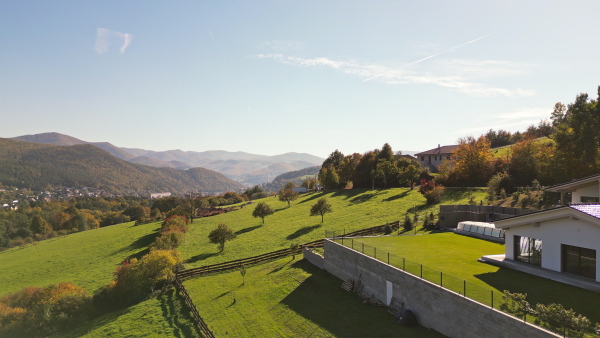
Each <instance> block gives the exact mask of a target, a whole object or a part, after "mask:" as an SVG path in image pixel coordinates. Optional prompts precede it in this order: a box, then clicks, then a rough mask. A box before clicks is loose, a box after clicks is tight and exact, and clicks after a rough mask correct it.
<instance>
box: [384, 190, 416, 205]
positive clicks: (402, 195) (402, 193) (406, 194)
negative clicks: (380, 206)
mask: <svg viewBox="0 0 600 338" xmlns="http://www.w3.org/2000/svg"><path fill="white" fill-rule="evenodd" d="M409 192H410V190H405V191H403V192H401V193H399V194H398V195H394V196H390V197H388V198H386V199H384V200H383V201H384V202H391V201H395V200H398V199H401V198H404V197H406V196H408V194H409Z"/></svg>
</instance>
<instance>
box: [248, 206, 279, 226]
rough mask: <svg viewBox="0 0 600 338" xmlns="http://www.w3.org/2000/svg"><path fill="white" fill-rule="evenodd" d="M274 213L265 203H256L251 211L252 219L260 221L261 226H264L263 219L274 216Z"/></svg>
mask: <svg viewBox="0 0 600 338" xmlns="http://www.w3.org/2000/svg"><path fill="white" fill-rule="evenodd" d="M274 213H275V211H274V210H273V208H271V206H270V205H268V204H267V203H265V202H258V204H257V205H256V207H255V208H254V211H252V217H254V218H260V219H262V224H265V217H267V216H269V215H272V214H274Z"/></svg>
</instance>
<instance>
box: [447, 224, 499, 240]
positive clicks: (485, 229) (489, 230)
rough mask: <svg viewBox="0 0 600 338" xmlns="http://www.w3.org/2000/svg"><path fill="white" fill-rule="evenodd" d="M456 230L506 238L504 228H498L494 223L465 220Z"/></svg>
mask: <svg viewBox="0 0 600 338" xmlns="http://www.w3.org/2000/svg"><path fill="white" fill-rule="evenodd" d="M456 230H458V231H464V232H469V233H472V234H478V235H483V236H491V237H496V238H504V230H502V229H496V227H495V225H494V223H486V222H472V221H464V222H459V223H458V227H457V228H456Z"/></svg>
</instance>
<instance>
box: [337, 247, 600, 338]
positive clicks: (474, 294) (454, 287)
mask: <svg viewBox="0 0 600 338" xmlns="http://www.w3.org/2000/svg"><path fill="white" fill-rule="evenodd" d="M331 240H332V241H334V242H336V243H339V244H342V245H344V246H346V247H348V248H350V249H352V250H355V251H358V252H360V253H363V254H365V255H367V256H370V257H373V258H375V259H377V260H379V261H381V262H383V263H385V264H388V265H391V266H395V267H397V268H399V269H401V270H403V271H404V272H407V273H409V274H411V275H414V276H416V277H418V278H421V279H424V280H427V281H429V282H431V283H434V284H437V285H439V286H440V287H442V288H444V289H447V290H449V291H452V292H455V293H457V294H459V295H461V296H463V297H466V298H469V299H472V300H474V301H476V302H478V303H481V304H483V305H486V306H489V307H490V308H493V309H497V310H501V311H503V312H505V313H507V314H509V315H511V316H515V315H514V313H511V312H510V311H508V310H509V309H510V308H511V306H510V304H507V299H506V295H505V294H504V293H502V292H499V291H498V290H494V289H492V288H487V287H483V286H481V285H477V284H474V283H471V282H468V281H466V280H465V279H461V278H457V277H454V276H452V275H449V274H447V273H444V272H443V271H441V270H437V269H432V268H430V267H427V266H424V265H423V264H421V263H418V262H414V261H411V260H408V259H406V258H405V257H400V256H398V255H395V254H392V253H390V252H388V251H385V250H382V249H378V248H377V247H376V246H373V245H369V244H366V243H365V242H364V241H361V240H360V239H355V238H348V237H336V238H332V239H331ZM527 314H529V315H527ZM516 317H519V318H520V319H522V320H523V321H527V322H529V323H531V324H534V325H537V326H540V327H543V328H546V329H549V330H551V331H554V332H556V333H558V334H560V335H562V336H563V337H584V336H585V337H600V332H597V330H598V329H600V327H597V326H593V325H590V326H586V327H583V328H582V327H579V328H576V327H573V326H577V324H576V323H575V324H573V323H572V322H571V321H569V320H568V319H566V318H562V319H555V318H554V319H553V318H540V316H536V312H535V310H533V309H528V310H527V311H526V312H525V313H524V314H523V316H516Z"/></svg>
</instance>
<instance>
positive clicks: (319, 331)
mask: <svg viewBox="0 0 600 338" xmlns="http://www.w3.org/2000/svg"><path fill="white" fill-rule="evenodd" d="M243 280H245V283H243V284H242V282H243ZM341 282H342V281H341V280H340V279H338V278H336V277H334V276H332V275H330V274H329V273H327V272H326V271H324V270H322V269H319V268H317V267H315V266H313V265H312V264H310V263H309V262H308V261H306V260H299V259H298V258H297V259H296V260H292V258H291V257H286V258H282V259H279V260H276V261H272V262H269V263H264V264H260V265H256V266H252V267H249V268H247V271H246V275H245V278H244V279H243V278H242V275H241V273H240V271H239V270H233V271H230V272H226V273H220V274H215V275H209V276H205V277H197V278H194V279H190V280H187V281H185V286H186V288H187V289H188V292H189V293H190V296H191V297H192V299H193V300H194V303H195V304H196V306H197V308H198V311H199V312H200V315H201V316H202V317H203V318H204V321H205V322H206V323H207V325H208V326H209V327H210V329H211V330H212V331H213V333H214V334H215V335H216V336H217V337H221V336H229V337H309V336H310V337H323V336H337V337H375V336H377V337H442V335H440V334H439V333H437V332H435V331H432V330H427V329H425V328H423V327H421V326H418V327H412V328H407V327H403V326H400V325H399V324H397V323H395V322H394V318H393V316H392V315H391V314H389V313H388V312H387V310H386V308H384V307H373V306H371V305H367V304H363V303H362V301H361V299H360V298H359V297H358V296H357V295H356V294H353V293H349V292H346V291H344V290H343V289H342V288H341V287H340V285H341Z"/></svg>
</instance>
